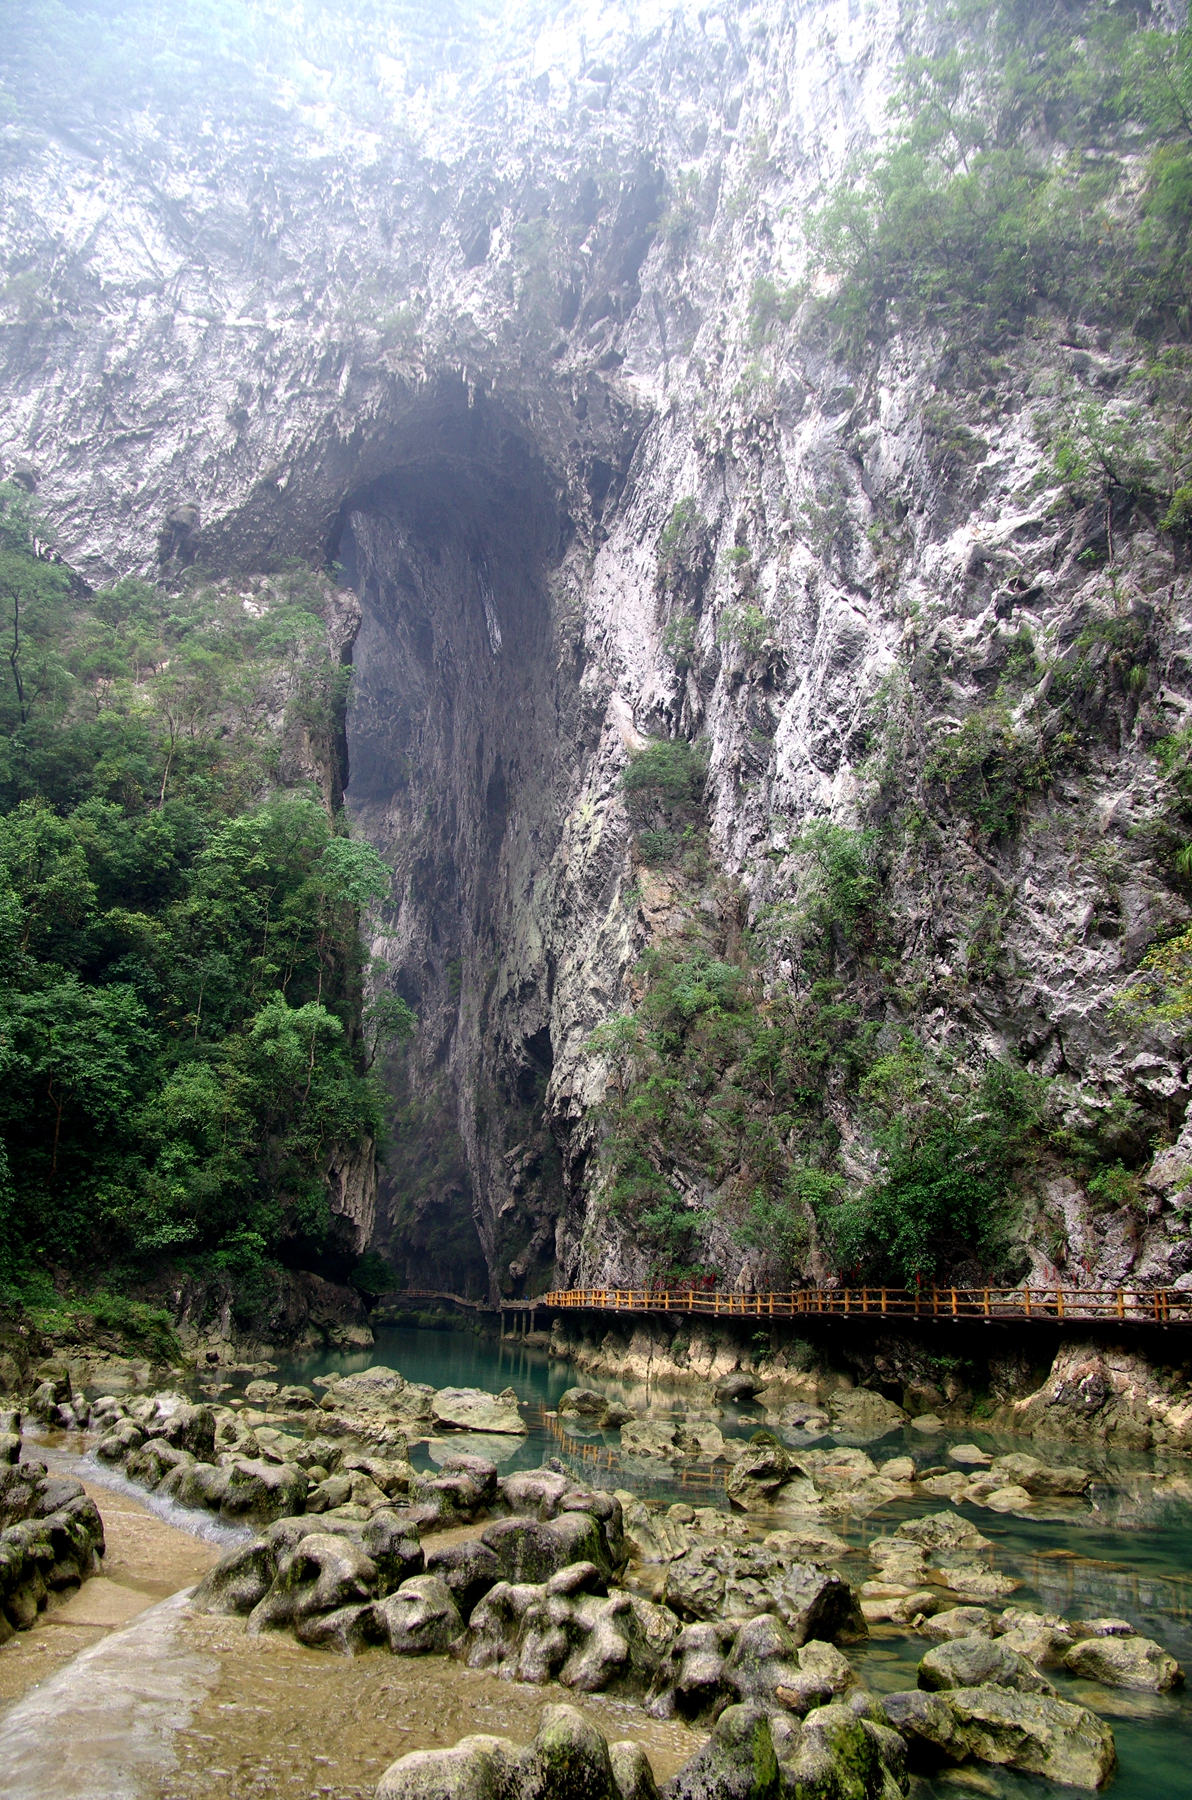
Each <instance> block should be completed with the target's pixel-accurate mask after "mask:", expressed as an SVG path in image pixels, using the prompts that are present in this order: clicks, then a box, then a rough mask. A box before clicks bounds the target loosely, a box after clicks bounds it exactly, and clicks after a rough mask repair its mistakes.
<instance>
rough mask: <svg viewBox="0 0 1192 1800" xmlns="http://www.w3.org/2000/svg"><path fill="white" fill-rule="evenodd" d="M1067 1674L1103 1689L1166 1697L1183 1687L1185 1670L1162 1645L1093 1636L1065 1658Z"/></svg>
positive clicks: (1145, 1641)
mask: <svg viewBox="0 0 1192 1800" xmlns="http://www.w3.org/2000/svg"><path fill="white" fill-rule="evenodd" d="M1064 1667H1065V1668H1066V1669H1067V1671H1068V1673H1069V1674H1070V1675H1083V1676H1084V1677H1085V1678H1086V1680H1090V1681H1102V1682H1104V1683H1105V1685H1106V1687H1122V1688H1139V1689H1141V1690H1143V1691H1145V1692H1149V1693H1153V1694H1168V1693H1170V1692H1171V1690H1172V1688H1177V1687H1182V1686H1183V1685H1184V1671H1183V1670H1182V1669H1181V1668H1180V1665H1179V1663H1178V1662H1177V1661H1176V1660H1175V1657H1174V1656H1172V1655H1171V1654H1170V1653H1169V1652H1168V1651H1166V1650H1164V1648H1163V1646H1162V1645H1161V1644H1156V1643H1155V1641H1154V1639H1153V1638H1145V1637H1092V1638H1086V1639H1085V1640H1084V1642H1083V1643H1081V1644H1076V1645H1074V1646H1073V1648H1072V1649H1071V1650H1069V1651H1068V1653H1067V1655H1066V1656H1065V1657H1064Z"/></svg>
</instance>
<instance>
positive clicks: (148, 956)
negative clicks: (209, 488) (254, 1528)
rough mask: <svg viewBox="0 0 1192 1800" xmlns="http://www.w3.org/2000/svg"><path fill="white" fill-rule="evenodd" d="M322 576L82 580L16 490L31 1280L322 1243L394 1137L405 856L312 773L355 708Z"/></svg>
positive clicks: (14, 915)
mask: <svg viewBox="0 0 1192 1800" xmlns="http://www.w3.org/2000/svg"><path fill="white" fill-rule="evenodd" d="M328 591H329V590H328V584H327V583H326V582H324V581H323V580H322V578H320V577H316V576H313V575H312V574H311V573H310V572H309V570H306V569H298V570H295V571H293V572H291V573H289V574H283V575H281V576H276V577H273V578H270V579H269V580H266V581H256V582H254V583H251V584H250V592H248V593H247V594H243V595H242V594H240V593H238V592H236V591H232V590H230V589H229V588H228V587H226V586H217V585H215V584H212V583H209V582H205V581H203V580H201V579H191V580H189V581H188V582H187V584H186V585H184V586H183V587H182V588H181V589H180V591H176V592H169V591H167V590H166V589H165V588H161V587H156V586H152V585H150V584H148V583H145V582H142V581H137V580H125V581H121V582H119V583H118V584H117V585H116V586H115V587H113V588H111V589H109V590H107V591H105V592H100V593H93V594H85V593H82V592H80V591H78V589H77V587H76V584H75V583H74V582H73V581H72V578H71V576H70V573H69V571H68V570H67V569H65V568H64V567H62V566H61V565H60V564H58V563H56V562H54V561H53V560H50V559H49V558H48V557H47V555H46V553H45V549H44V546H43V545H42V544H41V543H40V542H39V539H38V536H37V532H36V528H35V520H34V518H33V517H32V515H31V513H30V510H29V503H28V501H27V499H26V496H25V495H24V494H23V493H22V492H21V491H20V490H19V489H17V488H16V487H7V488H3V489H0V616H2V622H3V640H4V649H3V656H4V662H3V675H2V677H0V1132H2V1134H3V1135H2V1139H0V1144H2V1150H0V1155H2V1158H3V1160H2V1161H0V1276H2V1277H3V1279H4V1280H5V1281H6V1282H7V1283H8V1284H9V1285H10V1286H13V1285H15V1286H17V1287H22V1286H23V1287H24V1288H25V1289H26V1290H28V1289H30V1286H31V1285H32V1286H33V1287H34V1288H36V1285H37V1282H38V1279H39V1278H40V1279H42V1280H44V1278H45V1275H46V1273H47V1272H54V1273H60V1272H66V1273H70V1272H72V1271H73V1272H75V1273H77V1274H79V1275H82V1276H85V1275H86V1274H87V1273H88V1272H89V1271H90V1272H94V1271H97V1270H104V1271H105V1272H106V1278H108V1279H110V1278H111V1273H112V1270H113V1268H114V1267H115V1268H117V1269H118V1268H119V1267H120V1266H121V1265H123V1267H124V1268H125V1270H126V1271H127V1272H128V1273H129V1274H130V1275H135V1274H136V1273H137V1272H138V1271H139V1270H143V1269H144V1268H145V1267H146V1265H147V1264H149V1263H151V1262H152V1261H153V1260H154V1259H161V1258H162V1257H163V1256H168V1257H170V1258H171V1259H172V1260H173V1262H174V1263H175V1265H178V1264H179V1263H181V1264H182V1265H184V1266H192V1267H195V1268H196V1269H203V1268H206V1269H210V1270H223V1271H226V1272H228V1273H230V1274H232V1275H241V1276H243V1275H244V1274H245V1273H247V1272H249V1271H251V1270H253V1269H256V1268H258V1267H259V1266H260V1265H261V1264H262V1262H263V1260H264V1259H267V1258H269V1257H272V1256H276V1255H278V1254H282V1255H284V1256H285V1257H286V1258H287V1259H289V1260H292V1261H296V1262H302V1261H304V1260H309V1259H311V1258H314V1257H318V1256H320V1255H321V1254H323V1253H325V1252H326V1251H327V1250H328V1248H329V1247H330V1245H329V1233H330V1224H331V1220H330V1214H329V1210H328V1197H327V1182H326V1178H325V1177H326V1168H327V1161H328V1155H329V1152H330V1150H331V1149H332V1147H333V1146H338V1147H340V1148H341V1149H350V1148H351V1147H352V1146H353V1145H359V1144H360V1143H362V1141H363V1140H364V1139H365V1138H367V1137H371V1136H374V1135H375V1134H376V1132H377V1130H378V1128H379V1123H380V1108H379V1095H378V1090H377V1089H376V1087H375V1085H374V1083H373V1080H372V1078H371V1075H370V1073H369V1065H370V1062H371V1058H372V1056H373V1054H374V1053H375V1047H376V1040H377V1037H378V1034H382V1035H383V1034H385V1033H390V1034H392V1033H393V1032H395V1031H397V1032H401V1031H404V1030H408V1028H409V1025H410V1022H411V1021H410V1015H409V1014H408V1013H407V1012H406V1010H405V1008H404V1007H402V1006H401V1004H400V1002H394V1003H392V1004H391V1005H389V1006H388V1008H386V1009H382V1010H381V1011H380V1012H376V1013H374V1014H373V1015H372V1016H371V1017H369V1018H364V1016H363V1011H362V1000H361V980H362V967H361V951H360V943H359V936H358V930H357V920H358V909H359V908H360V907H361V906H362V905H364V904H365V903H366V902H368V901H369V900H370V899H373V898H375V897H377V896H379V895H381V894H384V893H385V892H387V891H388V878H389V872H388V870H387V869H386V867H385V865H384V864H383V863H382V862H381V861H380V859H379V858H378V857H377V855H376V853H375V852H374V851H373V850H372V849H371V848H370V847H369V846H367V845H365V844H363V843H360V842H357V841H355V840H353V839H352V838H351V837H350V836H349V835H348V834H347V830H346V826H345V824H344V821H343V818H342V815H341V814H340V813H339V812H337V811H335V810H334V808H333V805H331V804H328V800H327V795H326V794H324V795H320V793H319V791H318V789H317V787H316V784H315V782H314V780H313V779H311V778H310V768H311V765H312V763H313V764H314V765H320V764H321V765H322V766H324V767H328V768H333V766H334V763H335V758H336V755H337V753H338V752H337V746H338V739H339V734H340V731H341V728H342V712H343V707H344V703H345V699H346V676H347V671H346V670H345V669H344V668H342V667H341V666H340V664H339V663H338V661H332V659H331V657H330V655H329V653H328V649H327V639H328V634H327V626H326V621H325V619H324V617H323V616H322V614H323V612H324V610H325V608H326V604H327V595H328ZM304 765H305V766H304ZM329 791H330V792H331V794H332V798H334V783H333V782H332V783H331V784H330V785H329Z"/></svg>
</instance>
